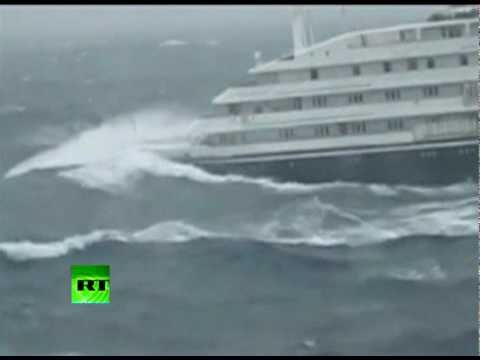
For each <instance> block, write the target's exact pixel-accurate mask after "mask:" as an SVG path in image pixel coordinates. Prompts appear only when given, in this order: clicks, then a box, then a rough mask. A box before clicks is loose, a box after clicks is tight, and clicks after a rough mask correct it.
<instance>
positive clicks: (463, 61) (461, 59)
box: [460, 54, 468, 66]
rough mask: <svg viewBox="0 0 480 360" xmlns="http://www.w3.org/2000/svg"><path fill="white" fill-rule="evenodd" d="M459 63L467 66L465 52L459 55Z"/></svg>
mask: <svg viewBox="0 0 480 360" xmlns="http://www.w3.org/2000/svg"><path fill="white" fill-rule="evenodd" d="M460 65H461V66H468V56H467V55H465V54H462V55H460Z"/></svg>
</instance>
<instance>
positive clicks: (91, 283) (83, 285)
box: [70, 265, 110, 304]
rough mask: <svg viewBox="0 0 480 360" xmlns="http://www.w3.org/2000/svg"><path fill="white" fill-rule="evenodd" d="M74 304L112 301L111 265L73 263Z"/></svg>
mask: <svg viewBox="0 0 480 360" xmlns="http://www.w3.org/2000/svg"><path fill="white" fill-rule="evenodd" d="M70 273H71V294H72V304H109V303H110V266H109V265H72V266H71V269H70Z"/></svg>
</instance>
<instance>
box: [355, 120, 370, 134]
mask: <svg viewBox="0 0 480 360" xmlns="http://www.w3.org/2000/svg"><path fill="white" fill-rule="evenodd" d="M366 131H367V125H366V124H365V122H363V121H362V122H359V123H354V124H352V133H353V134H363V133H365V132H366Z"/></svg>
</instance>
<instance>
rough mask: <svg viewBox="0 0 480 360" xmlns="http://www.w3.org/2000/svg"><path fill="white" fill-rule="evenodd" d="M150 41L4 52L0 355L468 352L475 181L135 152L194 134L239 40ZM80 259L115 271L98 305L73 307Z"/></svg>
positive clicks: (237, 58)
mask: <svg viewBox="0 0 480 360" xmlns="http://www.w3.org/2000/svg"><path fill="white" fill-rule="evenodd" d="M279 43H281V42H279ZM162 44H163V45H162V46H158V42H154V43H149V42H148V41H146V42H145V43H142V44H138V43H137V44H136V45H135V48H133V46H134V45H133V44H130V45H128V44H124V43H122V44H111V43H106V44H104V45H97V46H95V47H93V46H92V47H80V48H78V47H75V46H74V45H72V46H67V47H62V48H60V49H57V48H53V49H49V50H38V49H36V50H35V49H30V50H23V52H21V53H19V52H18V50H16V51H13V50H12V52H11V53H8V54H6V55H5V61H6V62H7V63H8V64H9V65H8V66H9V69H11V71H9V72H8V75H6V74H3V75H4V77H5V81H4V84H8V86H5V87H4V89H3V100H2V109H3V110H2V112H0V129H1V132H0V142H1V143H0V150H1V153H0V170H1V173H2V179H1V180H0V204H1V206H0V293H1V295H0V296H1V297H0V355H7V354H175V355H179V354H180V355H185V354H298V355H307V354H367V355H372V354H442V355H443V354H445V355H446V354H455V355H460V354H465V355H467V354H468V355H476V354H477V339H478V335H477V320H476V319H477V301H476V300H475V299H476V298H477V290H476V289H477V274H476V272H475V271H474V269H475V267H476V266H477V254H478V245H477V235H476V232H477V226H476V185H475V184H469V183H459V184H452V185H451V186H448V187H442V188H431V187H412V186H386V185H382V184H371V185H364V184H357V183H327V184H314V185H305V184H297V183H288V184H287V183H277V182H274V181H272V180H269V179H258V178H257V179H255V178H247V177H241V176H217V175H213V174H209V173H206V172H205V171H203V170H201V169H199V168H195V167H192V166H187V165H181V164H177V163H173V162H171V161H169V160H167V159H165V158H162V157H161V156H160V155H159V154H156V153H153V152H151V151H148V150H145V149H144V148H142V147H141V146H140V144H141V143H142V141H143V140H144V139H145V138H148V137H149V136H156V137H158V136H165V137H166V138H169V137H172V136H173V135H176V134H177V135H178V134H181V133H183V132H185V131H187V130H186V129H188V128H189V126H191V124H192V121H193V120H194V119H195V118H196V117H198V115H199V113H200V112H201V111H203V110H204V108H205V106H204V103H206V102H208V101H209V99H210V96H211V95H214V94H215V93H216V91H218V90H219V88H220V87H221V86H224V85H226V84H228V82H229V81H231V80H234V78H238V77H241V74H242V73H243V72H244V70H245V69H246V68H247V67H248V65H250V64H249V60H250V57H251V54H250V50H251V48H250V45H251V44H250V43H246V44H243V45H242V44H238V43H237V46H238V48H233V47H232V46H231V45H230V47H229V46H226V45H224V44H222V43H221V42H220V43H213V42H210V43H200V42H197V43H189V42H186V43H184V44H182V45H181V46H180V45H179V44H178V42H177V45H176V46H165V43H162ZM166 44H168V43H166ZM170 44H172V42H170ZM241 46H244V48H242V47H241ZM272 48H274V45H272ZM193 54H195V56H193ZM245 57H246V58H245ZM29 59H30V60H29ZM31 59H36V62H35V64H33V63H32V61H31ZM113 59H117V61H118V62H119V63H115V62H114V60H113ZM119 59H121V60H119ZM193 59H195V61H197V65H196V66H193V65H192V61H193ZM108 61H110V62H111V63H112V64H115V66H110V67H108V69H107V67H106V66H105V64H104V63H108ZM74 63H75V64H77V65H76V66H75V67H72V66H73V65H72V64H74ZM134 63H135V64H136V65H135V67H133V65H132V64H134ZM198 64H201V65H202V66H199V65H198ZM232 64H237V66H238V71H235V72H234V73H232V72H231V69H232V68H234V67H233V66H232ZM72 68H73V69H76V70H75V71H70V70H71V69H72ZM127 68H128V69H136V70H132V74H130V76H131V77H133V78H134V79H136V81H133V80H132V79H125V78H122V76H121V74H123V73H124V70H125V69H127ZM186 69H187V70H186ZM151 74H155V75H151ZM147 75H148V76H147ZM214 75H216V77H215V76H214ZM152 104H154V105H152ZM187 109H188V110H187ZM165 143H166V144H167V145H168V144H169V142H168V140H165ZM3 175H5V176H4V177H3ZM78 263H104V264H110V266H111V277H112V278H111V281H112V303H111V304H110V305H107V306H95V305H92V306H82V305H72V304H69V299H70V297H69V291H70V289H69V268H70V265H71V264H78Z"/></svg>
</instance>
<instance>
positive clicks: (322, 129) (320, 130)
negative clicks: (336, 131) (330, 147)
mask: <svg viewBox="0 0 480 360" xmlns="http://www.w3.org/2000/svg"><path fill="white" fill-rule="evenodd" d="M329 133H330V130H329V128H328V126H327V125H320V126H316V127H315V136H328V135H329Z"/></svg>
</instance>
